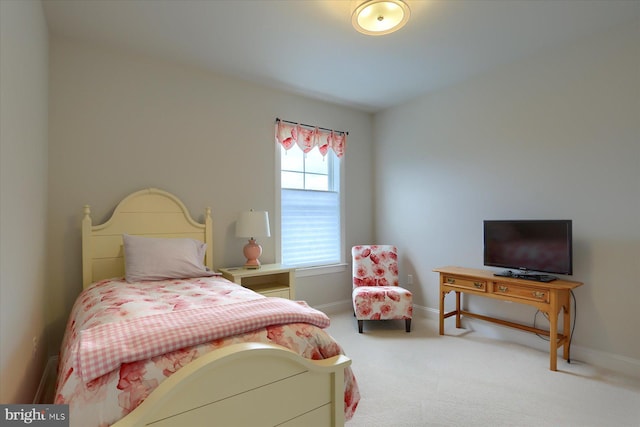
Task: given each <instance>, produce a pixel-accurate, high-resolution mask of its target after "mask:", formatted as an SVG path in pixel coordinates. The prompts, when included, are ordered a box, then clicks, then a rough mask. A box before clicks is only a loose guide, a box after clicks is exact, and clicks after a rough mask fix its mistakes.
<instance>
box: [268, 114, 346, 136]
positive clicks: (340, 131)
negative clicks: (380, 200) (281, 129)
mask: <svg viewBox="0 0 640 427" xmlns="http://www.w3.org/2000/svg"><path fill="white" fill-rule="evenodd" d="M278 122H284V123H289V124H292V125H300V126H304V127H307V128H311V129H315V128H318V129H322V130H328V131H329V132H338V133H343V134H345V135H349V132H345V131H343V130H334V129H327V128H323V127H320V126H312V125H306V124H304V123H296V122H292V121H290V120H282V119H280V118H278V117H276V123H278Z"/></svg>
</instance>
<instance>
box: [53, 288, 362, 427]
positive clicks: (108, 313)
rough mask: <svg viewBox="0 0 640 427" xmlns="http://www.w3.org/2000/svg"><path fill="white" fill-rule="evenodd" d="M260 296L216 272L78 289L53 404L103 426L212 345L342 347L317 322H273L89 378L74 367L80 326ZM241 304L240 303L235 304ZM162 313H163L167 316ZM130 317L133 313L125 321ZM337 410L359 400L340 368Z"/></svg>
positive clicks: (321, 351) (308, 350)
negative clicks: (341, 397) (342, 379)
mask: <svg viewBox="0 0 640 427" xmlns="http://www.w3.org/2000/svg"><path fill="white" fill-rule="evenodd" d="M264 298H265V297H264V296H262V295H259V294H257V293H255V292H252V291H250V290H248V289H245V288H243V287H241V286H240V285H237V284H235V283H231V282H230V281H228V280H226V279H223V278H221V277H201V278H193V279H183V280H165V281H158V282H139V283H134V284H131V283H127V282H126V281H124V280H123V279H111V280H104V281H101V282H97V283H95V284H94V285H92V286H91V287H89V288H87V289H85V290H84V291H83V292H82V293H81V294H80V296H79V297H78V299H77V300H76V303H75V305H74V306H73V309H72V311H71V316H70V318H69V322H68V324H67V329H66V332H65V336H64V339H63V342H62V348H61V353H60V362H59V367H58V381H57V384H56V398H55V403H56V404H62V403H66V404H69V410H70V424H71V426H82V427H91V426H100V427H103V426H108V425H110V424H112V423H114V422H116V421H118V420H119V419H121V418H122V417H124V416H125V415H127V414H128V413H129V412H131V411H132V410H133V409H135V408H136V407H137V406H138V405H139V404H140V403H142V401H143V400H144V399H145V398H146V397H147V396H148V395H149V394H150V393H151V392H152V391H153V390H154V389H155V388H156V387H157V386H158V385H159V384H160V383H161V382H162V381H163V380H164V379H166V378H167V377H169V376H170V375H172V374H173V373H174V372H176V371H177V370H178V369H180V368H181V367H182V366H185V365H186V364H188V363H189V362H191V361H193V360H195V359H197V358H198V357H200V356H202V355H203V354H205V353H208V352H210V351H213V350H215V349H217V348H220V347H224V346H226V345H230V344H234V343H239V342H267V343H269V342H270V343H275V344H279V345H282V346H285V347H288V348H290V349H292V350H294V351H296V352H297V353H299V354H301V355H302V356H304V357H306V358H309V359H326V358H329V357H333V356H335V355H338V354H342V353H343V351H342V348H341V347H340V345H339V344H338V343H337V342H335V340H334V339H333V338H332V337H331V336H330V335H329V334H327V333H326V332H325V331H324V330H323V329H321V328H319V327H317V326H314V325H312V324H310V323H291V324H275V325H270V326H266V327H262V328H259V329H255V330H252V331H250V332H246V333H242V334H237V335H233V336H229V337H225V338H219V339H214V340H207V341H205V342H201V343H198V344H195V345H192V346H187V347H183V348H180V349H178V350H174V351H171V352H169V353H165V354H159V355H155V356H152V357H149V358H147V359H145V360H139V361H133V362H129V363H123V364H121V365H120V366H119V367H118V368H116V369H115V370H113V371H111V372H108V373H106V374H104V375H102V376H100V377H98V378H95V379H93V380H91V381H89V382H84V381H83V380H82V378H83V377H82V375H81V372H80V370H79V367H78V363H77V361H78V359H79V353H78V351H79V348H80V345H81V336H82V335H83V334H84V332H82V331H87V330H90V329H91V328H97V327H103V326H101V325H105V324H111V323H116V322H120V323H122V322H130V323H131V322H141V321H144V318H147V317H149V316H153V317H157V316H158V315H159V314H161V313H171V315H175V314H176V313H177V312H180V311H193V310H199V309H202V308H207V307H209V308H212V309H214V310H216V311H217V312H219V309H220V307H222V306H229V308H230V309H231V308H232V307H238V306H239V303H241V302H243V301H254V300H258V299H264ZM240 305H241V304H240ZM171 315H170V316H171ZM133 319H136V320H133ZM344 399H345V417H346V418H347V419H350V418H351V417H352V416H353V413H354V412H355V409H356V407H357V405H358V402H359V400H360V393H359V391H358V385H357V382H356V379H355V377H354V376H353V373H352V371H351V369H350V368H347V369H346V370H345V394H344Z"/></svg>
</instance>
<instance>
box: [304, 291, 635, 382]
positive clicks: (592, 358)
mask: <svg viewBox="0 0 640 427" xmlns="http://www.w3.org/2000/svg"><path fill="white" fill-rule="evenodd" d="M351 307H352V304H351V301H350V300H346V301H339V302H335V303H331V304H324V305H322V306H318V307H316V308H317V309H318V310H320V311H323V312H325V313H327V314H332V313H340V312H344V311H346V310H352V308H351ZM413 313H414V314H415V315H418V316H423V317H425V318H427V319H432V320H439V318H440V310H438V309H435V308H431V307H425V306H421V305H415V304H414V305H413ZM465 321H466V322H474V323H475V319H465ZM480 322H481V321H478V323H480ZM482 323H484V324H485V325H487V323H486V322H482ZM482 329H483V328H477V329H475V330H476V332H478V333H480V334H482ZM514 332H517V330H514ZM490 338H494V339H502V340H504V341H508V337H500V336H499V334H498V335H495V334H491V335H490ZM518 341H520V340H518ZM523 345H527V344H526V343H523ZM534 347H536V348H538V347H540V346H535V345H534ZM540 348H542V347H540ZM546 349H547V351H548V347H547V348H546ZM571 359H572V360H579V361H581V362H584V363H587V364H589V365H593V366H596V367H600V368H603V369H608V370H610V371H614V372H617V373H619V374H622V375H625V376H629V377H634V378H640V360H638V359H633V358H631V357H627V356H622V355H619V354H615V353H609V352H605V351H600V350H594V349H592V348H588V347H583V346H579V345H576V344H572V345H571Z"/></svg>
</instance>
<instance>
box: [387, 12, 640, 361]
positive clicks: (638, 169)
mask: <svg viewBox="0 0 640 427" xmlns="http://www.w3.org/2000/svg"><path fill="white" fill-rule="evenodd" d="M639 24H640V23H639V22H638V21H635V22H633V23H632V24H631V25H627V26H625V27H624V28H619V29H616V30H615V31H613V32H610V33H606V34H601V35H598V36H595V37H593V38H589V39H587V40H582V41H581V42H580V43H578V44H574V45H571V46H564V47H557V48H556V49H554V50H553V51H552V52H546V53H544V54H540V55H537V56H535V57H532V58H530V59H528V60H526V61H523V62H519V63H517V64H512V65H510V66H507V67H502V68H501V69H499V70H494V71H493V72H491V73H489V74H487V75H484V76H480V77H477V78H474V79H472V80H470V81H467V82H465V83H463V84H459V85H456V86H453V87H450V88H448V89H444V90H441V91H439V92H438V93H434V94H432V95H430V96H425V97H422V98H420V99H417V100H415V101H414V102H411V103H409V104H406V105H403V106H400V107H398V108H394V109H391V110H389V111H386V112H384V113H381V114H378V115H377V116H376V117H375V125H374V134H375V145H376V149H375V153H374V158H375V161H374V163H375V164H376V177H375V178H376V195H377V196H378V197H377V199H376V209H375V212H376V215H377V217H376V222H375V223H376V233H377V240H379V241H387V240H388V241H394V242H395V243H397V244H398V245H399V246H400V248H402V250H403V252H404V254H405V256H404V258H403V263H402V267H403V272H402V273H403V275H405V274H409V273H411V274H414V275H415V279H416V284H415V285H414V286H413V290H414V291H415V292H416V302H417V303H418V304H419V305H422V306H425V307H428V308H429V309H431V311H433V310H436V309H437V307H438V276H437V274H436V273H433V272H432V269H433V268H435V267H438V266H443V265H461V266H467V267H480V268H481V267H482V264H483V262H482V245H483V242H482V220H484V219H517V218H555V219H564V218H568V219H573V233H574V244H575V246H574V276H573V278H574V280H579V281H583V282H584V283H585V285H584V286H583V287H581V288H579V289H577V290H576V292H575V294H576V297H577V325H576V329H575V336H574V341H573V345H574V346H573V347H572V349H573V353H572V354H573V356H574V358H575V359H578V360H585V361H591V362H594V363H597V364H603V363H605V364H609V365H610V366H611V367H614V368H620V369H624V370H628V371H630V372H631V371H635V373H636V374H638V373H639V372H640V369H639V368H640V340H638V339H637V336H638V335H637V330H638V328H639V327H640V321H639V320H638V315H637V311H638V302H639V301H640V263H639V262H638V261H639V260H640V25H639ZM452 299H453V297H449V300H452ZM449 302H451V301H449ZM467 305H468V306H469V307H472V308H474V309H476V310H478V311H480V312H487V313H494V314H495V313H500V314H501V315H502V316H504V317H506V318H511V319H514V320H518V321H523V322H525V323H527V324H531V323H532V321H533V316H534V310H533V309H531V308H529V307H525V306H519V305H517V304H507V303H502V302H497V301H489V300H486V299H479V300H475V299H470V300H467ZM542 320H543V318H542V316H539V318H538V321H539V322H540V321H542ZM539 324H543V323H539ZM473 328H474V329H477V330H482V331H484V332H486V333H487V334H491V335H494V336H500V337H508V338H509V339H513V340H516V341H521V342H524V343H526V344H528V345H532V346H537V347H540V348H543V349H546V348H548V347H547V343H546V342H544V341H542V340H540V339H538V338H537V337H535V336H534V335H530V334H523V333H521V332H513V333H512V332H510V330H507V329H505V328H500V327H496V326H495V325H489V324H486V323H482V322H480V321H474V322H473Z"/></svg>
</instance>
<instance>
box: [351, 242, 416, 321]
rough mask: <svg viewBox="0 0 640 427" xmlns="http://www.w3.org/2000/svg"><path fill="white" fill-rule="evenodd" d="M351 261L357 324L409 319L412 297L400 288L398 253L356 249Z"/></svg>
mask: <svg viewBox="0 0 640 427" xmlns="http://www.w3.org/2000/svg"><path fill="white" fill-rule="evenodd" d="M351 256H352V260H353V292H352V297H353V310H354V313H355V315H356V318H357V319H358V320H390V319H411V318H412V316H413V296H412V294H411V292H410V291H409V290H407V289H404V288H402V287H400V286H399V281H398V250H397V248H396V247H395V246H392V245H359V246H354V247H353V248H352V249H351Z"/></svg>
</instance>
